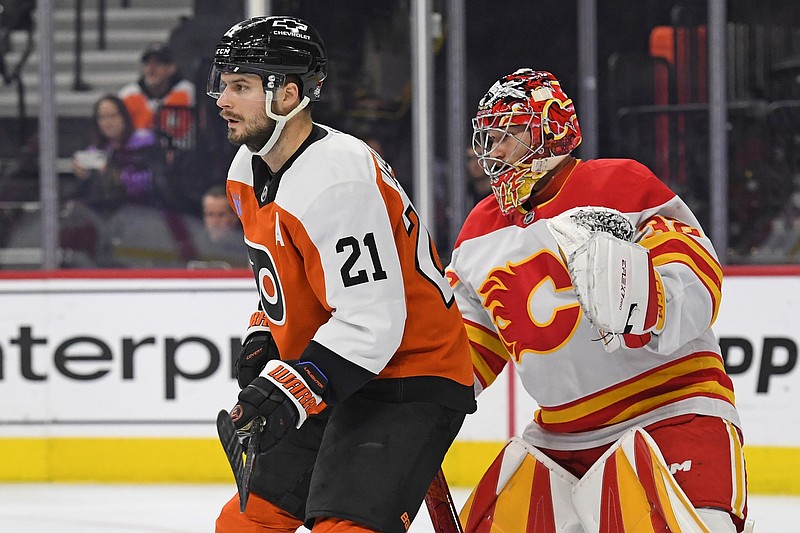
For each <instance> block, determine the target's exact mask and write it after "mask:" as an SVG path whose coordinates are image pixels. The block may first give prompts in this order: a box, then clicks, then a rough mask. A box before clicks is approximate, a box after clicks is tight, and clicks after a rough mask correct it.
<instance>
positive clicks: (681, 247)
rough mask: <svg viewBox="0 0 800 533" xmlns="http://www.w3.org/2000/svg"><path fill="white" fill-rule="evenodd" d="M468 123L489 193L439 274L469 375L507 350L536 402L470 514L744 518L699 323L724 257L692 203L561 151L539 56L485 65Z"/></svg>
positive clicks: (694, 526) (568, 149)
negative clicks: (497, 72)
mask: <svg viewBox="0 0 800 533" xmlns="http://www.w3.org/2000/svg"><path fill="white" fill-rule="evenodd" d="M473 126H474V137H473V147H474V150H475V153H476V155H477V156H478V158H479V160H480V162H481V164H482V166H483V168H484V171H485V172H486V174H487V175H488V179H489V180H490V181H491V185H492V189H493V192H494V197H491V196H490V197H487V198H486V199H484V200H483V201H481V202H480V203H479V204H478V205H477V206H476V207H475V208H474V209H473V210H472V212H471V213H470V214H469V216H468V217H467V220H466V221H465V223H464V226H463V228H462V231H461V233H460V236H459V238H458V239H457V242H456V245H455V249H454V252H453V255H452V261H451V264H450V266H449V268H448V275H449V277H450V283H451V285H452V286H453V288H454V291H455V294H456V301H457V303H458V306H459V308H460V310H461V312H462V314H463V317H464V322H465V324H466V328H467V332H468V336H469V338H470V343H471V346H472V356H473V365H474V372H475V378H476V392H477V393H478V394H479V393H480V392H481V390H483V389H484V388H485V387H488V386H490V385H491V384H492V382H493V381H494V380H495V378H496V377H497V375H498V374H499V373H500V372H501V370H502V369H503V368H504V367H505V365H506V364H508V363H509V362H510V363H512V364H514V365H515V368H516V371H517V373H518V374H519V376H520V378H521V380H522V383H523V385H524V388H525V390H526V391H527V392H528V393H529V394H530V395H531V397H532V398H533V399H534V400H536V402H537V404H538V406H539V409H538V410H537V411H536V412H535V414H534V416H533V420H531V422H530V424H529V425H528V426H527V428H526V429H525V431H524V433H523V434H522V435H521V436H519V437H515V438H512V439H511V440H510V441H509V443H508V444H507V445H506V447H505V448H504V450H503V451H502V452H501V453H500V455H499V456H498V457H497V459H496V460H495V462H494V463H493V464H492V466H491V467H490V468H489V469H488V470H487V472H486V473H485V475H484V477H483V478H482V480H481V481H480V483H479V484H478V486H477V487H476V488H475V490H474V492H473V493H472V495H471V496H470V498H469V500H468V501H467V503H466V505H465V507H464V509H463V510H462V513H461V519H462V522H463V525H464V527H465V531H467V532H477V531H492V532H501V531H502V532H505V533H510V532H526V533H557V532H558V533H579V532H580V533H583V532H586V533H611V532H627V533H631V532H636V533H640V532H667V531H669V532H673V533H678V532H684V533H687V532H691V533H700V532H711V533H734V532H736V531H742V530H743V528H744V527H745V521H746V515H747V505H746V502H747V499H746V476H745V466H744V459H743V454H742V431H741V428H740V423H739V417H738V414H737V411H736V408H735V404H734V392H733V386H732V383H731V380H730V379H729V377H728V376H727V374H726V373H725V368H724V365H723V361H722V357H721V355H720V348H719V345H718V343H717V340H716V338H715V336H714V334H713V332H712V330H711V326H712V324H713V323H714V319H715V317H716V315H717V311H718V310H719V305H720V297H721V287H722V270H721V268H720V265H719V262H718V259H717V255H716V253H715V251H714V248H713V246H712V244H711V241H710V240H709V239H708V237H707V236H706V234H705V233H704V231H703V229H702V228H701V227H700V224H699V223H698V221H697V219H696V218H695V216H694V215H693V214H692V212H691V210H690V209H689V208H688V207H687V205H686V204H685V203H684V202H683V201H682V200H681V199H680V198H679V197H678V196H677V195H676V194H675V193H673V192H672V191H671V190H670V189H669V188H668V187H667V186H665V185H664V184H663V183H662V182H661V181H659V180H658V178H656V176H654V175H653V174H652V172H651V171H650V170H648V169H647V168H646V167H645V166H644V165H642V164H640V163H638V162H636V161H633V160H624V159H597V160H589V161H582V160H579V159H576V158H575V157H573V156H572V154H571V153H572V151H573V150H574V149H575V148H576V147H577V146H578V145H579V144H580V142H581V131H580V127H579V125H578V120H577V116H576V114H575V109H574V106H573V103H572V100H570V99H569V98H568V97H567V95H566V94H565V93H564V91H563V89H562V88H561V86H560V84H559V82H558V81H557V80H556V78H555V77H554V76H553V75H552V74H550V73H548V72H543V71H534V70H531V69H521V70H518V71H516V72H514V73H512V74H509V75H507V76H504V77H503V78H501V79H500V80H498V81H497V82H496V83H495V84H494V85H492V87H491V88H490V89H489V91H488V92H487V93H486V95H485V96H484V97H483V99H482V100H481V101H480V103H479V106H478V113H477V116H476V117H475V118H474V119H473Z"/></svg>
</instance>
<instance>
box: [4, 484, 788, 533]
mask: <svg viewBox="0 0 800 533" xmlns="http://www.w3.org/2000/svg"><path fill="white" fill-rule="evenodd" d="M232 494H233V489H232V487H231V486H229V485H94V484H67V483H41V484H39V483H35V484H28V483H18V484H0V532H2V533H117V532H119V533H144V532H147V533H204V532H207V533H213V531H214V520H215V519H216V517H217V514H218V512H219V509H220V507H222V505H223V504H224V503H225V502H226V501H228V499H229V498H230V497H231V496H232ZM468 495H469V491H468V490H464V489H454V490H453V498H454V499H455V501H456V504H457V506H458V507H459V508H460V506H461V505H463V503H464V501H465V500H466V498H467V496H468ZM750 516H751V518H754V519H755V520H756V527H755V532H754V533H797V532H798V531H800V496H762V495H751V497H750ZM300 531H306V530H305V529H302V528H301V529H300ZM410 532H411V533H432V532H433V529H432V527H431V523H430V519H429V518H428V515H427V511H426V510H425V508H424V506H423V508H422V509H421V510H420V512H419V514H418V515H417V519H416V520H415V521H414V523H413V524H412V526H411V529H410Z"/></svg>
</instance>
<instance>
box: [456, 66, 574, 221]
mask: <svg viewBox="0 0 800 533" xmlns="http://www.w3.org/2000/svg"><path fill="white" fill-rule="evenodd" d="M472 126H473V130H474V131H473V137H472V149H473V150H474V152H475V155H476V156H477V157H478V160H479V161H480V163H481V166H482V167H483V170H484V172H485V173H486V174H487V175H488V176H489V178H490V181H491V185H492V191H493V192H494V195H495V198H497V202H498V204H499V205H500V210H501V211H502V213H503V214H504V215H506V216H508V215H510V214H511V213H513V212H514V211H516V210H518V209H519V208H520V206H522V204H524V202H525V201H526V200H527V199H528V197H529V196H530V195H531V192H532V191H533V186H534V185H535V184H536V182H537V181H539V180H540V179H541V178H542V177H544V175H545V174H547V172H549V171H550V170H552V169H554V168H555V167H556V166H557V165H558V164H559V163H560V162H561V161H563V160H564V158H566V157H567V156H568V155H569V154H570V153H571V152H572V151H573V150H574V149H575V148H577V147H578V145H579V144H580V143H581V129H580V126H579V125H578V117H577V116H576V115H575V108H574V106H573V104H572V100H571V99H570V98H569V97H567V95H566V94H564V91H562V90H561V84H560V83H559V82H558V80H557V79H556V78H555V76H553V75H552V74H551V73H549V72H545V71H536V70H532V69H529V68H523V69H520V70H517V71H516V72H514V73H512V74H508V75H506V76H503V77H502V78H500V79H499V80H497V81H496V82H495V83H494V85H492V86H491V88H489V91H488V92H487V93H486V95H484V97H483V98H482V99H481V101H480V102H479V103H478V113H477V114H476V116H475V118H474V119H472ZM514 126H522V127H523V128H522V129H521V131H518V130H520V128H513V127H514ZM526 132H530V142H528V141H527V140H526V139H525V133H526ZM506 137H511V138H513V140H515V141H516V142H517V143H518V144H519V146H520V147H521V148H522V150H521V153H522V155H521V156H520V157H516V156H515V157H514V160H513V161H507V160H505V159H504V158H503V157H498V154H497V153H496V152H495V150H496V148H497V146H498V145H500V144H501V143H502V142H503V140H505V139H506ZM519 152H520V151H519V150H514V151H513V152H512V153H513V154H517V153H519ZM509 155H511V154H509Z"/></svg>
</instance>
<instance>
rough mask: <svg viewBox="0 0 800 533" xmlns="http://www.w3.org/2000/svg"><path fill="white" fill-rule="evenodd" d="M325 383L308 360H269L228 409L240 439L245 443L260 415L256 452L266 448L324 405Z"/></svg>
mask: <svg viewBox="0 0 800 533" xmlns="http://www.w3.org/2000/svg"><path fill="white" fill-rule="evenodd" d="M327 386H328V379H327V378H326V377H325V375H324V374H323V373H322V372H321V371H320V370H319V368H317V367H316V365H314V364H313V363H311V362H301V361H280V360H274V359H273V360H271V361H269V362H268V363H267V364H266V366H265V368H264V371H263V372H262V373H261V376H259V377H257V378H255V379H254V380H253V381H252V383H250V384H249V385H247V386H246V387H245V388H244V389H243V390H242V391H241V392H240V393H239V402H238V403H237V404H236V405H235V406H234V407H233V409H232V410H231V419H232V420H233V424H234V426H235V427H236V432H237V434H238V435H239V440H240V441H241V442H242V444H243V445H246V442H247V439H248V438H249V437H250V431H251V429H252V427H253V422H254V421H255V420H256V419H258V418H260V419H262V420H264V429H263V433H262V435H261V438H260V443H259V447H260V449H259V452H260V453H263V452H265V451H267V450H269V449H270V448H272V447H273V446H275V445H276V444H277V443H278V441H279V440H280V439H281V438H283V436H284V435H286V432H287V431H288V430H289V428H290V427H291V426H294V427H295V428H298V429H299V428H300V426H302V425H303V422H305V420H306V418H308V417H309V416H310V415H313V414H316V413H319V412H320V411H322V410H323V409H324V408H325V403H324V402H323V401H322V394H323V393H324V392H325V389H326V388H327Z"/></svg>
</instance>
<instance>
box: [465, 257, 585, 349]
mask: <svg viewBox="0 0 800 533" xmlns="http://www.w3.org/2000/svg"><path fill="white" fill-rule="evenodd" d="M567 291H568V292H567ZM478 294H479V295H480V296H481V297H482V298H483V305H484V307H485V308H486V309H488V310H489V311H490V313H491V316H492V321H493V322H494V323H495V325H496V326H497V331H498V332H499V334H500V338H501V340H502V341H503V344H505V346H506V349H507V350H508V352H509V353H510V354H511V355H513V356H514V359H515V360H517V361H519V360H520V359H521V358H522V356H523V354H525V353H536V354H546V353H550V352H553V351H555V350H557V349H559V348H560V347H561V346H563V345H564V344H565V343H566V342H567V341H568V340H569V339H570V338H571V337H572V335H573V333H574V332H575V329H576V328H577V327H578V324H579V323H580V319H581V310H580V305H579V304H578V301H577V299H576V297H575V292H574V291H573V290H572V282H571V280H570V277H569V272H568V271H567V269H566V267H564V265H563V263H561V261H559V260H558V258H556V257H555V256H554V255H553V254H552V253H551V252H550V251H549V250H544V251H542V252H540V253H538V254H536V255H534V256H532V257H529V258H527V259H525V260H524V261H522V262H520V263H515V264H510V263H509V264H507V265H506V266H505V267H504V268H497V269H494V270H492V271H491V272H490V273H489V275H488V276H487V277H486V281H484V282H483V284H482V285H481V286H480V288H479V289H478ZM547 300H549V302H550V303H549V305H548V304H547V303H545V302H546V301H547ZM538 302H542V304H541V305H540V304H539V303H538ZM534 303H535V305H536V307H537V308H539V309H541V308H549V309H552V314H551V315H550V316H549V317H541V316H540V317H534V316H533V314H532V312H531V309H532V308H533V307H534Z"/></svg>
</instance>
